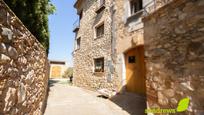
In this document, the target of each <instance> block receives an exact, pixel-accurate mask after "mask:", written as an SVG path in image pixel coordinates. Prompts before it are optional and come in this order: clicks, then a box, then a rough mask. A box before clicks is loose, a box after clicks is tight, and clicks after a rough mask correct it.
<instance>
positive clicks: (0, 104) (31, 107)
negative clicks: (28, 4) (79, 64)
mask: <svg viewBox="0 0 204 115" xmlns="http://www.w3.org/2000/svg"><path fill="white" fill-rule="evenodd" d="M47 67H48V66H47V56H46V52H45V49H44V48H43V47H42V45H41V44H40V43H39V42H38V41H37V40H36V38H35V37H34V36H33V35H32V34H31V33H30V32H29V31H28V30H27V29H26V27H25V26H23V24H22V23H21V21H20V20H19V19H18V18H17V17H16V16H15V15H14V13H13V12H12V11H11V10H10V9H9V8H8V7H7V6H6V5H5V3H4V2H3V0H0V114H1V115H5V114H8V115H40V114H42V111H43V108H44V107H43V106H44V101H45V98H46V94H47V93H46V92H47V85H48V71H47V70H48V69H47Z"/></svg>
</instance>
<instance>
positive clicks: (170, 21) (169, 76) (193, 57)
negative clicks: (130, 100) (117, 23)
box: [143, 0, 204, 114]
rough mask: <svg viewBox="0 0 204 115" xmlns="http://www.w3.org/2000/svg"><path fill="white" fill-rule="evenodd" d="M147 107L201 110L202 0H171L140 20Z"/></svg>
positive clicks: (203, 67)
mask: <svg viewBox="0 0 204 115" xmlns="http://www.w3.org/2000/svg"><path fill="white" fill-rule="evenodd" d="M143 21H144V44H145V50H146V52H145V55H146V57H147V59H146V67H147V76H146V77H147V98H148V105H149V107H150V108H158V107H159V108H176V107H177V104H178V101H179V100H180V99H182V98H185V97H189V98H190V100H191V102H190V106H189V108H188V112H186V113H184V114H187V113H188V114H190V113H195V114H196V113H199V112H200V111H204V103H203V102H204V71H203V70H204V1H203V0H174V1H173V2H171V3H170V4H168V5H166V6H164V7H162V8H160V9H159V10H158V11H156V12H154V13H152V14H150V15H149V16H147V17H145V18H144V19H143Z"/></svg>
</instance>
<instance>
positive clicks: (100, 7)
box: [95, 0, 105, 14]
mask: <svg viewBox="0 0 204 115" xmlns="http://www.w3.org/2000/svg"><path fill="white" fill-rule="evenodd" d="M98 4H99V5H98V8H97V9H96V11H95V12H96V13H97V14H99V13H100V12H102V11H103V10H104V9H105V0H99V1H98Z"/></svg>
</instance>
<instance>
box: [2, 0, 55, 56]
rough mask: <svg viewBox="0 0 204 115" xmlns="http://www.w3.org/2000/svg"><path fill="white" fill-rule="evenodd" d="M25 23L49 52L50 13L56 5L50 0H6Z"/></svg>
mask: <svg viewBox="0 0 204 115" xmlns="http://www.w3.org/2000/svg"><path fill="white" fill-rule="evenodd" d="M4 1H5V2H6V4H7V5H8V6H9V7H10V8H11V9H12V10H13V12H14V13H15V14H16V15H17V16H18V18H19V19H20V20H21V21H22V22H23V23H24V25H25V26H26V27H27V28H28V30H30V31H31V33H32V34H33V35H34V36H35V37H36V38H37V39H38V41H39V42H40V43H41V44H42V45H43V46H44V48H45V49H46V51H47V54H48V52H49V29H48V15H50V14H53V13H54V11H55V6H54V5H53V4H51V2H50V0H4Z"/></svg>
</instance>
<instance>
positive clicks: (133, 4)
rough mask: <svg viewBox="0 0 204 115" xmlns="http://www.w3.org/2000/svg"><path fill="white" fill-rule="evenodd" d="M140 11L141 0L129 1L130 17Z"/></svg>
mask: <svg viewBox="0 0 204 115" xmlns="http://www.w3.org/2000/svg"><path fill="white" fill-rule="evenodd" d="M140 10H142V0H130V14H131V16H132V15H134V14H135V13H137V12H138V11H140Z"/></svg>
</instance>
